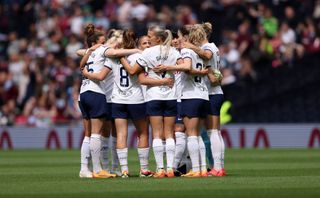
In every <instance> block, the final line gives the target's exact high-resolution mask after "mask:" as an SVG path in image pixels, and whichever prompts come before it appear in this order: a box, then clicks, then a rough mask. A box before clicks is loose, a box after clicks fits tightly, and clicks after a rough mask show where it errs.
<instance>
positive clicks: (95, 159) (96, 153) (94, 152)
mask: <svg viewBox="0 0 320 198" xmlns="http://www.w3.org/2000/svg"><path fill="white" fill-rule="evenodd" d="M100 138H101V135H99V134H91V137H90V152H91V158H92V167H93V171H94V172H96V173H99V172H100V171H101V170H102V168H101V164H100V155H101V154H100V153H101V139H100Z"/></svg>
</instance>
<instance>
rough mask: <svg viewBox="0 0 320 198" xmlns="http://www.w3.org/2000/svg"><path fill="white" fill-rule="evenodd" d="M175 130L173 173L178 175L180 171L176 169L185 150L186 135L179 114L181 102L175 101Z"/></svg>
mask: <svg viewBox="0 0 320 198" xmlns="http://www.w3.org/2000/svg"><path fill="white" fill-rule="evenodd" d="M174 131H175V139H176V148H175V153H174V162H173V169H174V171H175V175H176V176H179V175H181V173H179V171H177V169H178V167H179V164H180V162H181V160H182V157H183V154H184V152H185V150H186V146H187V136H186V134H185V126H184V124H183V120H182V116H181V102H178V103H177V117H176V123H175V126H174Z"/></svg>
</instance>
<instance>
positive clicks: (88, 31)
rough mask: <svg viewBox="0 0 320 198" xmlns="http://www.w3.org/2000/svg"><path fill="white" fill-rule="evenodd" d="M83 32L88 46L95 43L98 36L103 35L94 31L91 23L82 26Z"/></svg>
mask: <svg viewBox="0 0 320 198" xmlns="http://www.w3.org/2000/svg"><path fill="white" fill-rule="evenodd" d="M84 34H85V35H86V38H87V39H86V40H87V45H88V47H91V46H92V45H93V44H94V43H96V42H97V41H98V40H99V37H100V36H103V33H102V32H99V31H96V30H95V27H94V25H93V24H91V23H90V24H88V25H87V26H86V27H85V28H84Z"/></svg>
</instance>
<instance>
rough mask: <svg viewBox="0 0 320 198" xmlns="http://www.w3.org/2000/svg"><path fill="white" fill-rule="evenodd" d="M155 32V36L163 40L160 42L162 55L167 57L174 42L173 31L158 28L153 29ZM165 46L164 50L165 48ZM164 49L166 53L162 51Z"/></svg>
mask: <svg viewBox="0 0 320 198" xmlns="http://www.w3.org/2000/svg"><path fill="white" fill-rule="evenodd" d="M152 31H154V32H155V36H156V37H157V38H159V39H160V40H161V42H162V43H161V44H160V56H162V57H166V56H168V54H169V51H170V49H171V42H172V33H171V31H170V30H162V29H158V31H156V29H154V30H152ZM163 48H164V50H163ZM163 51H164V54H163V53H162V52H163Z"/></svg>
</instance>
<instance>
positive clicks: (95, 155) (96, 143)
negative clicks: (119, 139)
mask: <svg viewBox="0 0 320 198" xmlns="http://www.w3.org/2000/svg"><path fill="white" fill-rule="evenodd" d="M85 93H87V92H85ZM87 95H88V97H86V100H85V104H86V105H85V108H87V109H88V111H89V113H88V114H89V117H90V118H91V119H90V122H91V137H90V152H91V157H92V166H93V177H96V178H108V177H114V176H115V175H112V174H110V173H109V172H107V171H105V170H103V169H102V167H101V160H100V157H101V134H102V131H103V126H104V123H105V121H106V119H105V117H106V115H107V111H106V109H107V107H106V98H105V95H104V94H99V93H94V92H88V93H87ZM81 100H82V99H81Z"/></svg>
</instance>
